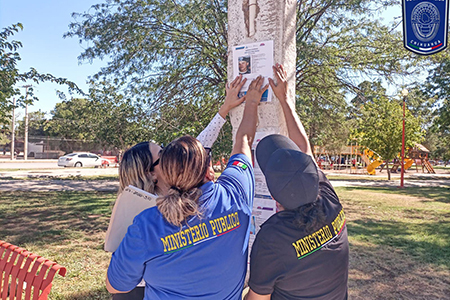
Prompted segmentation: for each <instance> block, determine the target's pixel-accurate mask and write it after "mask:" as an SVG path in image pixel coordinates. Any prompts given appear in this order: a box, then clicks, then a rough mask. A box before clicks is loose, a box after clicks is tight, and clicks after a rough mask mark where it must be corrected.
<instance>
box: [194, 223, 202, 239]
mask: <svg viewBox="0 0 450 300" xmlns="http://www.w3.org/2000/svg"><path fill="white" fill-rule="evenodd" d="M194 229H195V235H196V236H197V237H198V240H203V236H202V234H201V233H200V229H199V228H198V226H197V225H195V226H194Z"/></svg>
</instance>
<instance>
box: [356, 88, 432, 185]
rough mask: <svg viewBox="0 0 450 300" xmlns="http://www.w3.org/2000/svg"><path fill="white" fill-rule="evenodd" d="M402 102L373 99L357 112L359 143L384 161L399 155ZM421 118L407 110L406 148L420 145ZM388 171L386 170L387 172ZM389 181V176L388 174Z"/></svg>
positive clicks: (385, 98) (421, 135) (422, 133)
mask: <svg viewBox="0 0 450 300" xmlns="http://www.w3.org/2000/svg"><path fill="white" fill-rule="evenodd" d="M401 104H402V103H401V102H400V101H397V100H390V99H388V98H387V97H385V96H380V97H375V98H373V99H372V101H370V102H366V103H365V104H364V105H363V106H362V107H361V109H360V116H359V117H358V119H357V129H356V136H357V137H358V138H359V143H360V144H361V145H364V146H366V147H368V148H370V149H371V150H373V151H375V152H376V153H377V154H378V155H380V156H381V157H382V159H383V160H385V161H387V162H388V161H391V160H392V159H394V158H395V157H397V156H398V155H399V153H400V152H401V147H402V128H403V121H402V120H403V109H402V106H401ZM420 125H421V120H420V118H417V117H414V116H413V115H412V114H411V112H410V111H409V110H408V109H406V114H405V146H406V147H407V148H408V147H413V146H414V145H415V144H416V143H418V142H420V141H421V139H422V137H423V135H424V131H423V130H422V129H421V126H420ZM388 171H389V169H388ZM388 176H389V177H390V173H389V172H388Z"/></svg>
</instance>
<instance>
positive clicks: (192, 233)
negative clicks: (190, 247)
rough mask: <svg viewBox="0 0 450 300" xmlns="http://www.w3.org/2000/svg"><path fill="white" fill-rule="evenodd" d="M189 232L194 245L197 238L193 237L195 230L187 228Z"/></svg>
mask: <svg viewBox="0 0 450 300" xmlns="http://www.w3.org/2000/svg"><path fill="white" fill-rule="evenodd" d="M189 231H190V232H191V235H192V241H193V242H194V243H196V242H197V241H198V239H197V237H196V236H195V229H194V228H189Z"/></svg>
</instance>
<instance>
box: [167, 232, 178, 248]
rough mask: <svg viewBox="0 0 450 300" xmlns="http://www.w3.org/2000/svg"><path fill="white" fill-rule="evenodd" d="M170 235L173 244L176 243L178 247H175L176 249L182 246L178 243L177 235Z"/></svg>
mask: <svg viewBox="0 0 450 300" xmlns="http://www.w3.org/2000/svg"><path fill="white" fill-rule="evenodd" d="M169 237H170V238H171V240H172V242H173V244H174V245H176V247H174V249H178V248H180V244H179V243H178V239H177V238H175V236H174V235H173V234H171V235H169Z"/></svg>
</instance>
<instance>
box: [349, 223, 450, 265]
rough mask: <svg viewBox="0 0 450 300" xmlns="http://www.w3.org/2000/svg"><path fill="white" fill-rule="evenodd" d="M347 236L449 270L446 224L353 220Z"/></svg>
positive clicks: (449, 239) (449, 241)
mask: <svg viewBox="0 0 450 300" xmlns="http://www.w3.org/2000/svg"><path fill="white" fill-rule="evenodd" d="M348 233H349V236H351V237H353V238H354V239H356V240H358V241H363V242H369V243H371V244H374V245H377V246H378V247H380V248H383V247H385V246H388V247H392V248H394V249H397V250H401V251H402V252H403V253H405V254H407V255H409V256H410V257H411V258H413V259H415V260H417V261H418V262H424V263H429V264H434V265H438V266H444V267H446V268H447V269H449V270H450V223H449V222H432V223H429V222H427V223H425V222H423V223H408V222H395V221H376V220H373V219H369V220H353V221H351V222H349V223H348Z"/></svg>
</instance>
